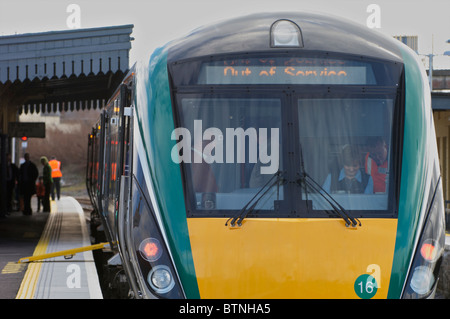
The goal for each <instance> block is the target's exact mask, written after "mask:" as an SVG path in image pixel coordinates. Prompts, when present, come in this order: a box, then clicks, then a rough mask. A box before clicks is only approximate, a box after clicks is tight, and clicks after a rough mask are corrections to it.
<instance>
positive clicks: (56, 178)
mask: <svg viewBox="0 0 450 319" xmlns="http://www.w3.org/2000/svg"><path fill="white" fill-rule="evenodd" d="M48 164H50V167H51V168H52V179H53V185H52V190H51V195H52V200H55V189H56V197H57V198H58V200H59V198H60V193H61V177H62V173H61V162H60V161H58V160H57V159H56V157H55V156H52V159H51V161H50V162H48Z"/></svg>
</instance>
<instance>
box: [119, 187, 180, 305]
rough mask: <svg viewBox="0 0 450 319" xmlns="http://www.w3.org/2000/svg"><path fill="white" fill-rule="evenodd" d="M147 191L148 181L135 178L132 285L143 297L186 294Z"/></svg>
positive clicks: (129, 247) (131, 223)
mask: <svg viewBox="0 0 450 319" xmlns="http://www.w3.org/2000/svg"><path fill="white" fill-rule="evenodd" d="M144 194H148V189H147V187H146V185H145V181H141V182H140V183H139V184H138V182H137V181H136V179H135V178H133V183H132V198H131V205H130V209H129V210H128V217H127V218H126V221H125V224H126V225H128V226H127V233H126V235H125V236H126V241H127V243H126V246H127V252H129V256H130V260H131V264H132V267H133V277H134V278H135V285H132V287H133V289H134V290H135V295H136V296H142V297H143V298H155V297H156V298H175V299H180V298H184V297H185V296H184V293H183V289H182V287H181V284H180V281H179V279H178V276H177V273H176V268H175V267H174V263H173V261H172V258H171V255H170V251H169V249H168V246H167V245H166V242H165V240H164V237H163V235H162V232H161V228H160V226H159V223H158V222H157V218H156V215H155V211H154V209H153V207H152V205H151V204H149V203H150V202H149V201H148V200H147V197H146V196H145V195H144ZM130 277H131V276H130Z"/></svg>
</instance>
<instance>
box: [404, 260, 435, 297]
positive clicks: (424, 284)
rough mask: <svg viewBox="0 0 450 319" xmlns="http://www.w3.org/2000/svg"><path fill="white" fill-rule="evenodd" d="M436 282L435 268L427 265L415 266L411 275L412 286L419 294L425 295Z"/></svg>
mask: <svg viewBox="0 0 450 319" xmlns="http://www.w3.org/2000/svg"><path fill="white" fill-rule="evenodd" d="M433 283H434V275H433V270H432V269H431V268H429V267H427V266H419V267H416V268H414V272H413V274H412V277H411V282H410V287H411V288H412V290H414V291H415V292H416V293H417V294H418V295H425V294H426V293H427V292H429V291H430V290H431V288H432V287H433Z"/></svg>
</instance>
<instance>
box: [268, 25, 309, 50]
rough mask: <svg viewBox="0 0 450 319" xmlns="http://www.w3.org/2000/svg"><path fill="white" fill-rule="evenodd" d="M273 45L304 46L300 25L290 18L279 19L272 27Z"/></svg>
mask: <svg viewBox="0 0 450 319" xmlns="http://www.w3.org/2000/svg"><path fill="white" fill-rule="evenodd" d="M270 38H271V46H272V47H281V48H285V47H294V48H295V47H297V48H301V47H303V38H302V32H301V30H300V27H299V26H298V25H297V24H295V23H294V22H292V21H290V20H278V21H276V22H275V23H274V24H272V27H271V28H270Z"/></svg>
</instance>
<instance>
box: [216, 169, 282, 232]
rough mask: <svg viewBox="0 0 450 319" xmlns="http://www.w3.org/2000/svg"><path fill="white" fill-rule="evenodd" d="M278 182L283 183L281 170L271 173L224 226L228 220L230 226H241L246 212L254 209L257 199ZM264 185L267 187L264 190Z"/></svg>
mask: <svg viewBox="0 0 450 319" xmlns="http://www.w3.org/2000/svg"><path fill="white" fill-rule="evenodd" d="M274 179H275V180H274ZM280 182H282V183H283V182H284V179H283V178H282V177H281V172H280V171H278V172H276V173H275V174H273V176H272V177H271V178H270V179H269V180H268V181H267V182H266V183H265V184H264V185H263V186H262V187H261V188H260V189H259V191H258V192H257V193H256V194H255V195H254V196H253V197H252V198H251V199H250V200H249V201H248V203H247V204H245V206H244V207H242V209H241V210H240V211H239V212H238V213H237V214H236V215H235V216H233V217H230V218H228V220H227V221H226V223H225V226H228V222H230V225H231V227H234V226H235V225H236V224H237V225H238V226H239V227H240V226H242V221H243V220H244V218H246V217H247V215H248V214H250V213H251V212H252V211H254V209H255V207H256V205H257V204H258V203H259V201H260V200H261V199H262V198H263V197H264V196H265V195H266V194H267V193H268V192H269V191H270V190H271V189H272V187H273V186H275V185H277V184H278V185H279V184H280ZM266 187H267V189H266V190H265V191H264V189H265V188H266ZM263 191H264V192H263ZM260 194H261V195H260ZM258 195H259V197H258ZM252 202H253V204H252ZM250 204H251V206H250ZM249 206H250V207H249Z"/></svg>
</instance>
